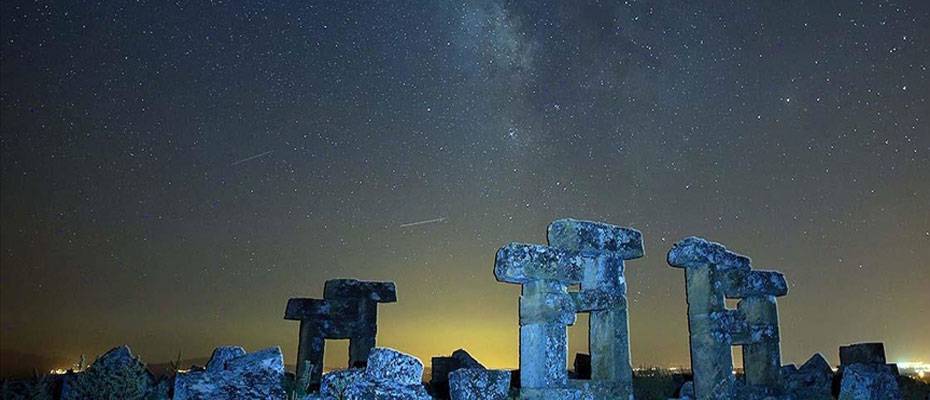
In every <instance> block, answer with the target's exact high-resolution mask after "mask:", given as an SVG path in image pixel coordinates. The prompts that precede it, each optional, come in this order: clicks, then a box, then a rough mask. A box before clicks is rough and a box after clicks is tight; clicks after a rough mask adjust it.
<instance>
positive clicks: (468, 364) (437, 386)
mask: <svg viewBox="0 0 930 400" xmlns="http://www.w3.org/2000/svg"><path fill="white" fill-rule="evenodd" d="M431 361H432V362H431V368H430V373H431V377H430V382H429V386H430V394H432V395H433V397H437V398H440V399H448V398H449V373H451V372H452V371H455V370H458V369H461V368H478V369H485V368H484V365H481V363H480V362H478V360H475V359H474V358H473V357H472V356H471V354H468V352H467V351H465V350H463V349H458V350H456V351H453V352H452V355H450V356H449V357H433V358H432V360H431ZM508 376H509V375H508Z"/></svg>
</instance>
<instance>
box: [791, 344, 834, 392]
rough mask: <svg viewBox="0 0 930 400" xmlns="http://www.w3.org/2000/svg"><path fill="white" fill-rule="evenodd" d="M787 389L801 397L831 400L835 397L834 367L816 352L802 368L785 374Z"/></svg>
mask: <svg viewBox="0 0 930 400" xmlns="http://www.w3.org/2000/svg"><path fill="white" fill-rule="evenodd" d="M782 377H783V381H784V382H785V387H786V389H787V391H788V392H789V393H791V394H793V395H794V396H795V397H796V398H799V399H809V400H830V399H832V398H833V395H832V392H833V378H834V373H833V369H832V368H830V364H829V363H827V360H826V359H824V358H823V356H822V355H820V354H819V353H818V354H814V355H813V356H812V357H811V358H810V359H809V360H807V362H805V363H804V365H802V366H801V368H796V369H794V370H793V371H788V372H786V373H785V374H784V375H783V376H782Z"/></svg>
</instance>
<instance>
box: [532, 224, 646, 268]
mask: <svg viewBox="0 0 930 400" xmlns="http://www.w3.org/2000/svg"><path fill="white" fill-rule="evenodd" d="M548 239H549V245H550V246H552V247H558V248H563V249H566V250H574V251H581V252H610V253H616V255H617V256H619V257H620V258H622V259H624V260H632V259H635V258H640V257H642V256H643V254H644V251H643V234H642V233H641V232H640V231H638V230H636V229H632V228H624V227H620V226H616V225H610V224H605V223H601V222H592V221H582V220H577V219H571V218H565V219H559V220H556V221H554V222H552V223H551V224H549V228H548Z"/></svg>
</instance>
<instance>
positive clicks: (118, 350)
mask: <svg viewBox="0 0 930 400" xmlns="http://www.w3.org/2000/svg"><path fill="white" fill-rule="evenodd" d="M154 390H155V377H154V376H153V375H152V374H151V373H150V372H149V371H148V369H147V368H146V367H145V364H144V363H143V362H142V361H141V360H140V359H139V358H137V357H136V356H134V355H133V354H132V351H131V350H130V349H129V347H128V346H120V347H115V348H113V349H110V350H109V351H107V352H106V353H104V354H103V355H101V356H100V357H98V358H97V359H96V360H95V361H94V362H93V363H92V364H91V365H90V367H88V368H87V369H86V370H84V371H81V372H78V373H72V374H68V375H65V377H64V378H63V379H62V383H61V394H60V398H61V399H62V400H84V399H89V398H94V397H96V396H98V395H99V394H100V392H103V391H106V392H107V393H108V394H110V395H112V396H119V397H121V398H125V399H141V398H144V397H146V396H148V395H151V394H153V391H154Z"/></svg>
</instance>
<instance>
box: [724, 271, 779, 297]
mask: <svg viewBox="0 0 930 400" xmlns="http://www.w3.org/2000/svg"><path fill="white" fill-rule="evenodd" d="M722 275H723V277H722V279H721V283H722V289H723V293H724V295H725V296H726V297H728V298H745V297H751V296H776V297H779V296H784V295H786V294H788V282H787V281H785V276H784V275H782V273H780V272H778V271H746V270H728V271H725V273H724V274H722Z"/></svg>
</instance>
